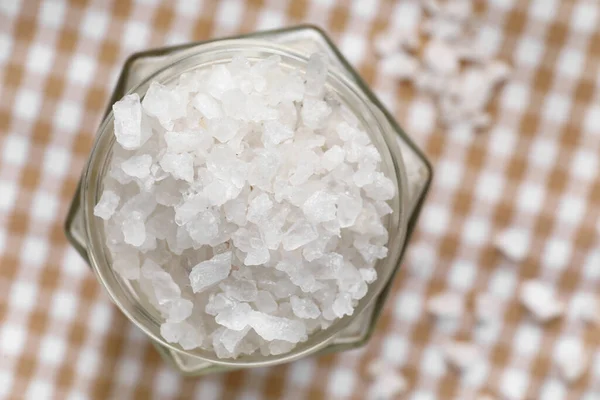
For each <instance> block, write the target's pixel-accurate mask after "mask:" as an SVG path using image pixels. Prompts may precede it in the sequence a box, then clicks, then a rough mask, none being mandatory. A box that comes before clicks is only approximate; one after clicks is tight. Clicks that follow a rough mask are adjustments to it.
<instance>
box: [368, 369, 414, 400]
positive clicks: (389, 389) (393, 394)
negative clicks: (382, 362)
mask: <svg viewBox="0 0 600 400" xmlns="http://www.w3.org/2000/svg"><path fill="white" fill-rule="evenodd" d="M407 389H408V383H407V382H406V379H405V378H404V377H403V376H402V375H400V374H397V373H395V372H394V371H393V370H390V369H388V370H386V371H383V372H382V373H381V375H379V376H377V377H376V379H375V382H373V384H372V385H371V387H370V388H369V391H368V398H370V399H374V400H375V399H377V400H392V399H396V398H398V396H399V395H400V394H402V393H404V392H406V390H407Z"/></svg>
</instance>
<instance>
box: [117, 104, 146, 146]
mask: <svg viewBox="0 0 600 400" xmlns="http://www.w3.org/2000/svg"><path fill="white" fill-rule="evenodd" d="M112 109H113V114H114V118H115V137H116V139H117V143H119V144H120V145H121V146H122V147H123V148H124V149H127V150H135V149H137V148H139V147H140V146H142V145H143V144H144V143H146V141H147V140H148V139H149V138H150V136H151V134H152V131H151V130H150V129H149V128H148V127H147V126H145V125H144V124H143V123H142V121H143V118H142V106H141V104H140V96H139V95H138V94H137V93H133V94H128V95H126V96H125V97H123V98H122V99H121V100H119V101H117V102H116V103H115V104H114V105H113V106H112Z"/></svg>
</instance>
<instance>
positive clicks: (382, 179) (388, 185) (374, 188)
mask: <svg viewBox="0 0 600 400" xmlns="http://www.w3.org/2000/svg"><path fill="white" fill-rule="evenodd" d="M363 189H364V191H365V193H366V195H367V196H369V197H370V198H372V199H373V200H390V199H392V198H393V197H394V195H395V194H396V187H395V185H394V182H392V180H391V179H390V178H388V177H387V176H385V175H383V173H381V172H376V173H374V181H373V183H369V184H367V185H365V186H364V188H363Z"/></svg>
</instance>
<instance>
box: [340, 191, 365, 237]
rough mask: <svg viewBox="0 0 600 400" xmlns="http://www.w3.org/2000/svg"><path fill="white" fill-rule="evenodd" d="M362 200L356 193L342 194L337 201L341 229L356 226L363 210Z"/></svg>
mask: <svg viewBox="0 0 600 400" xmlns="http://www.w3.org/2000/svg"><path fill="white" fill-rule="evenodd" d="M362 205H363V202H362V198H361V197H360V195H358V194H356V193H350V192H346V193H342V194H340V195H339V196H338V200H337V218H338V221H339V223H340V227H341V228H347V227H349V226H352V225H354V224H355V222H356V219H357V218H358V215H359V214H360V212H361V210H362Z"/></svg>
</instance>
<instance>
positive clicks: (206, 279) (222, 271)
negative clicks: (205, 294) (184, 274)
mask: <svg viewBox="0 0 600 400" xmlns="http://www.w3.org/2000/svg"><path fill="white" fill-rule="evenodd" d="M231 254H232V253H231V252H230V251H228V252H226V253H222V254H217V255H216V256H214V257H213V258H211V259H210V260H207V261H203V262H201V263H200V264H198V265H196V266H195V267H194V268H192V272H190V284H191V285H192V290H193V292H194V293H198V292H202V291H204V290H206V289H207V288H209V287H211V286H213V285H215V284H217V283H219V282H221V281H222V280H223V279H225V278H227V277H228V276H229V272H230V271H231Z"/></svg>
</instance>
